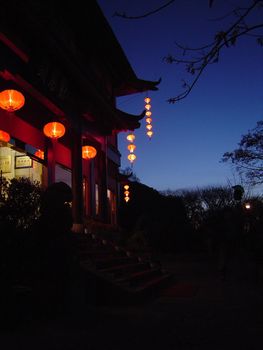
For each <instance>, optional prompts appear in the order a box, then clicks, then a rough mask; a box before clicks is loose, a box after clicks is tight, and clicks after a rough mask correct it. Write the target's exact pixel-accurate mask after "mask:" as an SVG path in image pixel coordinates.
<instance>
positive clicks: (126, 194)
mask: <svg viewBox="0 0 263 350" xmlns="http://www.w3.org/2000/svg"><path fill="white" fill-rule="evenodd" d="M123 187H124V189H125V191H124V200H125V202H126V203H127V202H128V201H129V200H130V197H129V194H130V192H129V191H128V189H129V187H130V186H129V185H124V186H123Z"/></svg>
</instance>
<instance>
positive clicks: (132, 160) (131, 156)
mask: <svg viewBox="0 0 263 350" xmlns="http://www.w3.org/2000/svg"><path fill="white" fill-rule="evenodd" d="M136 158H137V157H136V155H135V154H134V153H131V154H129V155H128V159H129V161H130V162H131V163H133V162H134V161H135V159H136Z"/></svg>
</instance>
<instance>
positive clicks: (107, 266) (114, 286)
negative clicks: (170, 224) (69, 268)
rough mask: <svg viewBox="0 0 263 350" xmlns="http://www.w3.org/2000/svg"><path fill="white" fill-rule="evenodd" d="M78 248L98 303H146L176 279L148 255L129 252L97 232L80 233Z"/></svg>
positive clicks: (90, 286) (89, 285) (94, 298)
mask: <svg viewBox="0 0 263 350" xmlns="http://www.w3.org/2000/svg"><path fill="white" fill-rule="evenodd" d="M77 245H78V247H77V251H78V254H79V260H80V265H81V269H82V271H83V273H84V276H85V277H84V278H86V279H87V284H86V286H87V287H86V288H87V291H88V293H90V297H91V299H93V300H95V301H96V302H97V303H118V304H120V303H132V302H138V301H143V300H146V299H147V298H149V297H153V296H154V295H156V294H157V293H158V291H159V290H160V288H162V287H165V286H167V285H168V284H169V282H171V281H172V280H173V276H172V274H171V273H170V272H168V271H165V270H164V269H163V268H162V265H161V263H160V262H159V261H156V260H155V259H154V258H153V256H152V255H151V253H149V252H144V253H140V254H138V253H135V252H130V251H129V250H126V249H125V248H123V247H121V246H119V245H117V244H115V243H114V242H113V241H111V240H106V239H104V238H101V237H100V236H99V235H98V234H97V235H96V234H94V233H92V234H91V233H87V234H80V235H79V234H78V235H77Z"/></svg>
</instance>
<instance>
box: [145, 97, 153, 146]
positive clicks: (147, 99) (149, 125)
mask: <svg viewBox="0 0 263 350" xmlns="http://www.w3.org/2000/svg"><path fill="white" fill-rule="evenodd" d="M144 102H145V103H146V104H145V106H144V108H145V109H146V113H145V115H146V119H145V121H146V130H147V131H146V135H147V136H148V137H149V139H151V137H152V135H153V131H152V118H151V115H152V112H151V111H150V109H151V108H152V106H151V105H150V102H151V99H150V97H145V99H144Z"/></svg>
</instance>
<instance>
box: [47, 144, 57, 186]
mask: <svg viewBox="0 0 263 350" xmlns="http://www.w3.org/2000/svg"><path fill="white" fill-rule="evenodd" d="M56 143H57V140H55V139H50V138H47V139H46V145H47V171H48V186H50V185H51V184H53V183H54V182H55V181H56V177H55V173H56Z"/></svg>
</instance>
